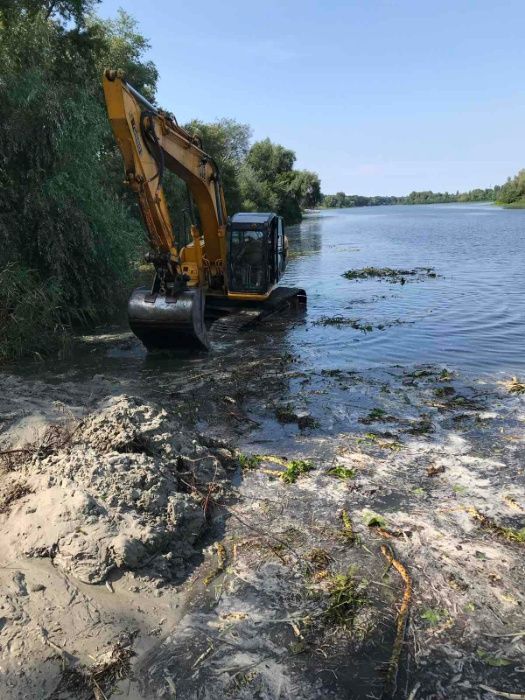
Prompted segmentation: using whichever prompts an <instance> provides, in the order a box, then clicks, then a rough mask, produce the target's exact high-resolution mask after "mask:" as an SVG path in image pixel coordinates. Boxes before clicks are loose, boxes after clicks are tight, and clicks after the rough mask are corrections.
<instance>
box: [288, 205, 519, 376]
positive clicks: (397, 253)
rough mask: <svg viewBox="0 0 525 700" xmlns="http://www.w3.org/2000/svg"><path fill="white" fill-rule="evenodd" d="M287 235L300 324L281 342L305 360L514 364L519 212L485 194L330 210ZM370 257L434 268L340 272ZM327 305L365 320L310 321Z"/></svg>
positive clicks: (496, 369) (371, 262)
mask: <svg viewBox="0 0 525 700" xmlns="http://www.w3.org/2000/svg"><path fill="white" fill-rule="evenodd" d="M288 235H289V238H290V246H291V249H292V251H295V253H294V255H295V257H293V258H292V260H291V261H290V263H289V267H288V270H287V273H286V277H285V279H284V281H283V283H284V284H288V285H298V286H303V287H304V288H305V289H306V290H307V292H308V313H307V319H306V323H305V324H302V325H297V326H295V327H294V328H293V329H292V330H290V332H289V336H288V342H289V343H290V345H291V346H292V348H293V350H294V351H295V352H297V353H299V355H300V356H301V358H302V359H303V361H306V362H307V363H308V364H310V363H315V362H318V361H319V360H320V358H322V362H323V366H325V367H326V366H333V367H338V366H342V365H344V366H345V367H348V366H350V365H351V366H352V367H353V368H355V369H366V368H368V367H377V366H380V365H384V364H398V363H399V364H403V365H405V364H412V363H439V364H443V365H446V366H447V367H449V368H455V369H459V370H462V371H464V372H467V373H469V374H471V373H472V374H476V375H480V374H481V375H484V374H495V373H500V372H505V373H514V374H519V373H520V372H523V370H524V369H525V353H524V352H523V344H524V338H525V211H523V210H505V209H500V208H498V207H495V206H493V205H490V204H443V205H439V204H437V205H420V206H381V207H374V208H369V207H367V208H357V209H340V210H333V209H332V210H326V211H322V212H320V213H319V214H313V215H311V216H310V217H309V218H307V219H306V220H305V221H304V222H303V223H302V224H301V225H300V226H298V227H293V228H290V229H289V230H288ZM369 266H373V267H378V268H382V267H390V268H402V269H409V268H416V267H425V268H426V267H432V268H434V270H435V272H436V273H437V277H435V278H433V277H423V278H422V279H421V280H420V281H408V282H407V284H404V285H401V284H392V283H389V282H387V281H382V280H378V279H366V280H348V279H346V278H344V277H342V274H343V272H345V271H346V270H349V269H356V268H364V267H369ZM406 279H407V280H409V279H410V278H406ZM334 316H343V317H344V318H348V319H359V321H360V324H361V325H372V326H373V327H374V330H373V331H372V332H363V331H362V330H356V329H354V328H352V327H350V326H348V325H343V326H339V327H338V326H333V325H316V321H317V322H318V321H319V320H320V319H323V318H326V317H328V318H330V317H334ZM390 324H392V325H390ZM377 326H384V329H383V330H378V329H377Z"/></svg>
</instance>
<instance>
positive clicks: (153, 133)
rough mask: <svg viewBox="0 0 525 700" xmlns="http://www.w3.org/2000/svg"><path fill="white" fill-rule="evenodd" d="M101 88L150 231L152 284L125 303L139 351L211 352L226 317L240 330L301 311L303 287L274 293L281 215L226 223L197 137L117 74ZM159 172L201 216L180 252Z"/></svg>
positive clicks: (283, 250) (213, 170)
mask: <svg viewBox="0 0 525 700" xmlns="http://www.w3.org/2000/svg"><path fill="white" fill-rule="evenodd" d="M103 87H104V96H105V100H106V106H107V111H108V116H109V120H110V123H111V127H112V129H113V133H114V135H115V139H116V142H117V144H118V146H119V148H120V151H121V153H122V157H123V159H124V169H125V173H126V176H125V181H126V183H127V184H128V185H129V187H130V188H131V189H132V190H133V192H135V193H136V194H137V196H138V201H139V206H140V210H141V212H142V216H143V219H144V223H145V226H146V229H147V231H148V234H149V240H150V244H151V249H152V250H151V252H150V253H148V254H147V256H146V260H147V261H148V262H150V263H152V264H153V266H154V268H155V274H154V279H153V283H152V285H151V287H140V288H138V289H135V290H134V292H133V293H132V295H131V298H130V300H129V304H128V317H129V324H130V327H131V330H132V331H133V332H134V333H135V335H136V336H137V337H138V338H140V340H141V341H142V342H143V344H144V345H145V346H146V347H147V348H148V349H154V348H180V347H187V346H195V345H196V346H200V347H204V348H206V349H209V348H210V333H209V332H208V331H209V328H210V327H211V328H212V329H213V322H214V321H215V322H216V321H217V319H219V318H224V317H225V316H226V315H228V316H229V317H233V318H235V319H237V320H239V321H240V323H237V325H236V324H235V323H233V327H234V328H240V327H242V324H243V323H244V322H245V321H246V319H249V320H250V321H251V322H253V320H254V318H256V319H259V318H261V317H264V316H266V315H268V314H271V313H274V312H277V311H280V310H282V309H283V308H286V307H289V306H303V305H304V304H305V303H306V294H305V292H304V290H302V289H296V288H288V287H279V288H276V285H277V283H278V281H279V279H280V278H281V276H282V274H283V272H284V270H285V267H286V261H287V253H288V241H287V238H286V236H285V234H284V226H283V220H282V217H280V216H278V215H276V214H274V213H240V214H235V215H234V216H232V217H230V218H228V215H227V213H226V204H225V200H224V192H223V189H222V185H221V178H220V173H219V169H218V167H217V164H216V163H215V161H214V160H213V158H212V157H211V156H209V155H208V154H206V153H205V152H204V151H203V150H202V144H201V142H200V140H199V139H198V137H196V136H194V135H192V134H190V133H189V132H188V131H187V130H186V129H183V128H182V127H181V126H179V124H178V123H177V120H176V119H175V117H174V116H173V115H172V114H169V113H167V112H164V111H161V110H160V109H158V108H156V107H154V106H153V105H152V104H151V103H150V102H149V101H148V100H146V98H144V97H143V96H142V95H141V94H140V93H139V92H137V91H136V90H135V89H134V88H133V87H132V86H131V85H129V84H128V83H127V82H126V80H125V76H124V74H123V73H122V71H118V70H116V71H115V70H106V71H105V73H104V76H103ZM166 170H170V171H172V172H173V173H175V175H177V176H178V177H180V178H181V179H182V180H183V181H184V182H185V183H186V186H187V188H188V193H189V195H190V196H191V200H192V202H194V203H195V205H196V208H197V211H198V215H199V226H197V225H196V224H195V223H191V224H190V226H189V229H190V231H189V233H190V237H189V238H190V240H189V242H188V243H186V244H182V245H179V246H178V245H177V242H176V239H175V235H174V230H173V226H172V223H171V219H170V214H169V210H168V204H167V202H166V196H165V192H164V189H163V175H164V172H165V171H166ZM246 310H248V313H246Z"/></svg>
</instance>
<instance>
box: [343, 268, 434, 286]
mask: <svg viewBox="0 0 525 700" xmlns="http://www.w3.org/2000/svg"><path fill="white" fill-rule="evenodd" d="M343 277H345V278H346V279H347V280H363V279H371V278H374V279H380V280H386V281H387V282H392V283H397V284H405V283H406V282H407V281H408V280H407V278H411V279H422V278H424V277H437V274H436V272H435V270H434V268H432V267H415V268H413V269H411V270H403V269H397V270H396V269H393V268H391V267H363V268H361V269H357V270H347V271H346V272H344V273H343Z"/></svg>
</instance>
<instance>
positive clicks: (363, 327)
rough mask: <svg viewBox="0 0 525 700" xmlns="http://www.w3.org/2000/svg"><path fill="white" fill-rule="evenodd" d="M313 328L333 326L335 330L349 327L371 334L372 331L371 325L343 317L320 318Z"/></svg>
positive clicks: (356, 319)
mask: <svg viewBox="0 0 525 700" xmlns="http://www.w3.org/2000/svg"><path fill="white" fill-rule="evenodd" d="M314 326H335V327H336V328H341V327H342V326H350V327H351V328H354V329H355V330H356V331H362V332H363V333H371V332H372V331H373V330H374V327H373V326H372V324H371V323H361V320H360V319H358V318H345V317H344V316H322V317H321V318H319V319H317V321H314Z"/></svg>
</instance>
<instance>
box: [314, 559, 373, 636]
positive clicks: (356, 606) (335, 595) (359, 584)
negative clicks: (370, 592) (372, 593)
mask: <svg viewBox="0 0 525 700" xmlns="http://www.w3.org/2000/svg"><path fill="white" fill-rule="evenodd" d="M366 586H367V584H366V582H365V581H359V580H358V579H357V578H356V575H355V569H354V568H352V567H351V568H350V569H349V570H348V572H347V573H346V574H335V575H333V576H331V577H330V578H329V579H328V594H329V598H328V608H327V609H326V610H325V613H324V616H325V619H327V620H328V621H329V622H331V623H332V624H335V625H337V626H340V627H344V628H349V627H352V625H353V623H354V619H355V616H356V615H357V613H358V612H359V610H360V609H361V608H362V607H363V606H364V605H366V603H367V596H366Z"/></svg>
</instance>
